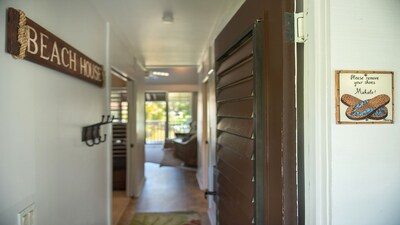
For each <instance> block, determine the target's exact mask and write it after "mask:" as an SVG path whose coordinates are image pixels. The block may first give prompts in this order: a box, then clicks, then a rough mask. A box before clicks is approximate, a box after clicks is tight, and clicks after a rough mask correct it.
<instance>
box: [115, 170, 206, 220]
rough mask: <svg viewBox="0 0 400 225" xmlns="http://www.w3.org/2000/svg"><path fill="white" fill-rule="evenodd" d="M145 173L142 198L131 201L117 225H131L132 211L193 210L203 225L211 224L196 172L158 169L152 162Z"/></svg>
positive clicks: (133, 212)
mask: <svg viewBox="0 0 400 225" xmlns="http://www.w3.org/2000/svg"><path fill="white" fill-rule="evenodd" d="M145 171H146V172H145V175H146V183H145V186H144V189H143V192H142V195H141V196H140V198H138V199H131V200H130V202H129V204H128V206H127V208H126V210H125V211H124V213H123V215H122V217H121V219H120V221H119V223H118V225H130V224H129V222H130V221H131V219H132V218H133V216H134V214H135V212H174V211H196V212H198V213H199V214H200V215H201V219H202V225H210V223H209V221H208V217H207V201H206V200H205V199H204V192H203V191H201V190H200V189H199V186H198V183H197V180H196V172H195V171H192V170H184V169H181V168H175V167H159V165H158V164H154V163H146V164H145ZM113 214H114V213H113ZM115 214H118V213H115Z"/></svg>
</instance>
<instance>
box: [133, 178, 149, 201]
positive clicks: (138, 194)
mask: <svg viewBox="0 0 400 225" xmlns="http://www.w3.org/2000/svg"><path fill="white" fill-rule="evenodd" d="M145 182H146V177H143V179H142V180H141V181H140V183H139V188H138V190H136V191H135V193H133V197H135V198H139V197H140V195H141V194H142V191H143V188H144V183H145Z"/></svg>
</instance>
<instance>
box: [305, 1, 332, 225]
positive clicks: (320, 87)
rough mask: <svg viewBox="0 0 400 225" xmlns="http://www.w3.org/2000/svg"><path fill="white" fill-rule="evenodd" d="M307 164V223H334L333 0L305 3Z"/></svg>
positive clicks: (319, 224)
mask: <svg viewBox="0 0 400 225" xmlns="http://www.w3.org/2000/svg"><path fill="white" fill-rule="evenodd" d="M304 9H305V10H306V11H305V15H306V16H305V24H307V27H306V34H307V35H308V36H309V37H310V38H308V40H307V41H306V42H305V43H304V90H307V92H305V93H304V115H305V116H304V165H305V168H304V170H305V174H304V175H305V183H306V184H308V185H306V186H305V224H315V225H330V224H332V199H331V193H332V184H331V178H332V156H331V148H332V144H331V129H332V128H331V126H332V125H331V124H333V122H332V120H331V118H334V117H333V111H332V108H333V105H331V104H330V103H331V102H332V101H331V99H332V96H334V94H333V93H334V90H333V87H332V83H333V75H332V76H330V74H333V72H332V71H331V64H330V62H331V58H330V55H331V49H330V46H331V42H330V28H331V26H330V19H329V18H330V16H331V13H330V4H329V0H308V1H307V0H305V1H304Z"/></svg>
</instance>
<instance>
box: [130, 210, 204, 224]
mask: <svg viewBox="0 0 400 225" xmlns="http://www.w3.org/2000/svg"><path fill="white" fill-rule="evenodd" d="M131 225H201V222H200V216H199V214H198V213H196V212H165V213H164V212H160V213H136V214H135V216H134V217H133V220H132V223H131Z"/></svg>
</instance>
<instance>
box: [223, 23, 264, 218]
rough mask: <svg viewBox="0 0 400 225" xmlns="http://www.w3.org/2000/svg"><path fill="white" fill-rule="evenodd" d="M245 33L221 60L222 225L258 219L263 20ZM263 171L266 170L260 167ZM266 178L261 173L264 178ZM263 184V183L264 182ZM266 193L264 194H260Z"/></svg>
mask: <svg viewBox="0 0 400 225" xmlns="http://www.w3.org/2000/svg"><path fill="white" fill-rule="evenodd" d="M260 23H261V21H257V22H255V26H254V27H252V28H251V29H250V30H248V31H247V32H246V34H245V35H243V36H242V37H240V38H239V39H238V41H237V42H235V43H234V44H233V45H232V47H231V48H229V49H228V50H227V51H226V52H225V53H224V54H223V55H222V56H221V57H220V58H219V59H218V61H217V67H218V69H217V75H216V100H217V117H218V119H217V170H216V172H217V180H216V181H217V185H216V186H217V193H218V197H217V199H218V200H217V204H218V221H219V224H220V225H250V224H254V223H255V222H256V208H257V207H260V205H259V204H262V201H261V202H260V203H256V199H257V198H256V191H257V195H259V194H262V190H257V181H259V180H258V178H259V177H260V176H259V174H258V173H256V172H255V169H256V165H257V161H256V155H257V154H258V153H257V151H256V149H257V148H256V147H257V146H256V145H257V143H258V142H257V135H258V132H259V131H260V129H259V128H257V127H259V126H257V124H260V123H261V120H260V119H258V118H259V117H258V113H257V97H258V96H257V95H258V88H257V87H258V85H257V83H259V82H260V81H259V79H260V78H261V74H262V70H260V68H262V67H260V66H258V65H259V64H261V62H262V60H261V59H262V55H261V54H256V53H257V52H259V51H257V49H259V48H257V47H260V45H261V44H262V42H261V40H260V38H259V37H258V35H260V34H262V32H259V31H258V30H259V29H260V27H262V26H260V25H259V24H260ZM261 49H262V48H261ZM261 172H262V171H261ZM260 178H261V180H262V176H261V177H260ZM261 184H262V182H261ZM258 191H261V192H258Z"/></svg>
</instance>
